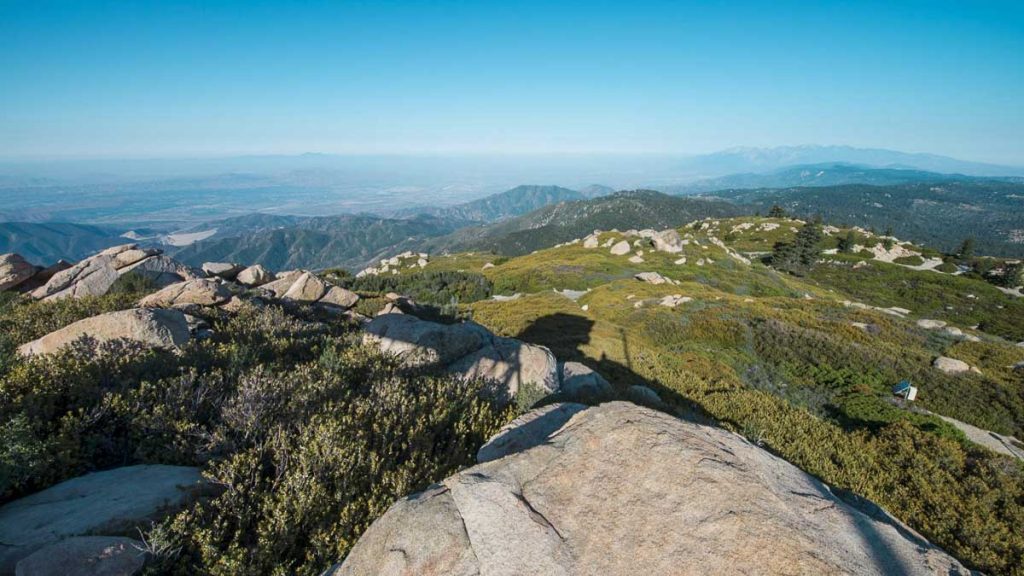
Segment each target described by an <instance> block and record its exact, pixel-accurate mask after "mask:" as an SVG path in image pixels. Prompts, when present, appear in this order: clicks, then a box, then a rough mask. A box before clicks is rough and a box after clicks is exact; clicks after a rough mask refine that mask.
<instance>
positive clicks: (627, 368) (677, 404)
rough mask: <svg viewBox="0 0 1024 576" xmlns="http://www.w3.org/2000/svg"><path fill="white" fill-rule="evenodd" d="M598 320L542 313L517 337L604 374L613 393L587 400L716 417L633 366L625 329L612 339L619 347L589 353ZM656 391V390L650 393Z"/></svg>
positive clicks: (699, 419) (552, 399)
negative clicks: (594, 354) (588, 348)
mask: <svg viewBox="0 0 1024 576" xmlns="http://www.w3.org/2000/svg"><path fill="white" fill-rule="evenodd" d="M594 326H595V322H594V321H593V320H591V319H590V318H587V317H586V316H578V315H575V314H566V313H564V312H559V313H555V314H548V315H546V316H541V317H539V318H537V319H535V320H533V321H532V322H530V323H529V325H527V326H526V328H524V329H523V330H521V331H520V332H519V333H518V334H516V336H515V337H516V338H518V339H520V340H523V341H524V342H529V343H530V344H539V345H541V346H546V347H548V348H549V349H551V352H552V353H553V354H554V355H555V357H556V358H557V359H558V361H559V365H560V366H561V364H562V363H564V362H579V363H580V364H583V365H585V366H587V367H588V368H590V369H591V370H594V371H595V372H597V373H598V374H600V375H601V376H603V377H604V378H605V379H606V380H608V382H609V383H611V385H612V393H611V394H610V395H607V396H603V397H596V398H585V399H583V400H584V401H586V402H587V403H600V402H602V401H610V400H628V401H631V402H634V403H636V404H641V405H644V406H648V407H651V408H655V409H658V410H662V411H664V412H668V413H671V414H673V415H675V416H680V417H683V418H686V419H689V420H693V421H697V422H702V423H710V422H713V419H712V418H711V417H710V416H709V415H708V414H707V413H706V412H705V411H704V410H703V409H702V408H701V407H700V406H698V405H697V404H695V403H693V402H692V401H690V400H689V399H687V398H685V397H683V396H682V395H680V394H679V393H678V392H676V391H674V390H672V389H671V388H669V387H668V386H665V385H664V384H663V383H661V382H659V381H657V380H655V379H650V378H647V377H644V376H642V375H641V374H639V373H638V372H637V371H636V370H634V366H633V364H632V363H633V360H632V355H631V350H630V339H629V336H628V335H627V334H626V332H625V330H622V329H619V331H618V337H617V338H616V339H614V340H613V342H615V343H616V345H618V346H619V347H620V349H619V350H616V351H614V352H613V351H610V350H600V356H599V357H597V358H594V357H592V356H588V355H587V353H586V352H585V351H584V348H585V347H586V346H587V345H589V344H590V343H591V341H592V337H591V332H592V330H593V329H594ZM609 352H613V353H614V354H615V355H616V356H619V355H620V354H621V357H622V358H623V359H624V360H625V363H622V362H618V361H616V360H613V359H612V358H610V357H609ZM651 392H653V394H651ZM564 400H580V399H579V398H568V397H566V395H565V394H554V395H551V396H549V397H547V398H544V399H543V401H542V402H539V403H538V405H543V404H549V403H551V402H556V401H564Z"/></svg>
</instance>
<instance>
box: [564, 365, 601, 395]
mask: <svg viewBox="0 0 1024 576" xmlns="http://www.w3.org/2000/svg"><path fill="white" fill-rule="evenodd" d="M559 374H560V376H561V386H559V390H560V391H561V392H562V393H563V394H565V395H566V396H568V397H570V398H593V397H599V396H603V395H606V394H610V393H611V391H612V385H611V384H609V383H608V381H607V380H605V379H604V376H601V375H600V374H598V373H597V372H594V371H593V370H591V369H590V368H589V367H587V366H586V365H584V364H580V363H579V362H565V363H563V364H562V367H561V369H560V370H559Z"/></svg>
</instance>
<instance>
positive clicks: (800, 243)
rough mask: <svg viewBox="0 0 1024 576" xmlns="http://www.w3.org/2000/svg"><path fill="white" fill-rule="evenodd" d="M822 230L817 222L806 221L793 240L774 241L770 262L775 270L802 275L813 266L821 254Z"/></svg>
mask: <svg viewBox="0 0 1024 576" xmlns="http://www.w3.org/2000/svg"><path fill="white" fill-rule="evenodd" d="M821 240H822V232H821V226H820V225H819V224H816V223H813V222H808V223H807V224H804V227H803V228H801V229H800V231H799V232H797V234H796V239H795V240H794V241H793V242H776V243H775V245H774V246H773V247H772V257H771V264H772V266H773V267H775V269H776V270H785V271H786V272H789V273H791V274H796V275H802V274H803V273H805V272H806V271H807V269H809V268H810V267H812V266H814V264H815V262H817V261H818V256H819V255H820V254H821Z"/></svg>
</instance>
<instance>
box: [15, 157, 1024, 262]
mask: <svg viewBox="0 0 1024 576" xmlns="http://www.w3.org/2000/svg"><path fill="white" fill-rule="evenodd" d="M799 150H800V151H801V152H804V153H807V154H809V153H810V152H808V150H806V149H803V148H801V149H799ZM876 152H877V151H876ZM723 154H724V153H723ZM736 154H738V155H739V156H743V155H744V154H746V155H748V156H750V155H752V157H753V158H756V159H762V160H763V163H764V164H768V163H770V162H774V161H778V159H777V158H791V157H794V155H792V154H784V153H782V152H776V153H773V154H768V155H767V156H766V157H762V156H760V155H758V154H753V153H752V152H746V153H744V154H740V153H736ZM773 159H775V160H773ZM662 191H664V192H670V193H671V194H674V195H703V196H709V197H714V200H708V199H695V198H689V199H687V198H673V197H672V196H671V195H665V194H658V193H655V192H651V191H645V192H631V193H615V194H612V189H611V188H610V187H608V186H603V185H590V186H587V187H585V188H583V189H581V190H573V189H570V188H565V187H561V186H554V185H545V186H539V185H522V186H517V187H515V188H512V189H510V190H507V191H504V192H501V193H498V194H494V195H491V196H487V197H484V198H480V199H475V200H471V201H468V202H464V203H461V204H455V205H451V206H437V207H425V208H413V209H408V208H407V209H398V210H391V211H389V212H386V213H384V214H360V215H353V214H343V215H337V216H322V217H310V216H292V215H281V214H266V213H254V214H248V215H244V216H237V217H231V218H221V219H217V220H211V221H210V222H206V223H200V224H190V225H189V226H187V227H183V228H180V229H177V230H175V231H174V232H170V233H169V232H168V229H167V227H166V225H162V226H161V227H157V228H152V227H150V228H137V229H132V230H122V229H117V228H114V227H112V226H83V225H76V224H47V223H5V224H0V250H2V251H4V252H7V251H13V252H19V253H22V254H24V255H25V256H26V257H28V258H30V259H34V260H36V261H37V262H39V263H41V264H45V263H48V262H51V261H53V260H56V259H57V258H65V259H78V258H81V257H82V256H84V255H87V254H91V253H93V252H95V251H96V250H98V249H101V248H104V247H106V246H110V245H114V244H118V243H122V242H126V241H129V239H130V240H135V241H139V242H141V243H143V244H148V245H155V246H162V247H164V248H166V249H167V250H168V251H169V252H172V253H175V252H176V253H177V256H178V257H179V258H180V259H182V260H184V261H186V262H189V263H191V264H201V263H202V262H203V261H212V260H234V261H241V262H258V263H262V264H264V265H267V266H270V267H272V268H274V269H285V268H293V267H307V268H317V267H328V266H344V267H348V268H353V269H354V268H361V267H363V266H365V265H366V264H368V263H371V262H373V261H374V260H376V259H378V258H382V257H385V256H389V255H391V254H394V253H395V252H398V251H402V250H404V249H405V248H404V247H406V246H427V247H430V249H431V250H433V251H441V250H474V249H476V250H493V251H495V252H498V253H502V254H521V253H523V252H528V251H530V250H533V249H536V248H537V247H542V246H548V245H551V244H554V243H558V242H564V241H567V240H571V239H573V238H577V237H580V236H582V235H585V234H587V233H589V232H590V231H591V230H593V229H595V228H601V229H608V228H615V227H620V226H637V225H639V226H650V227H666V226H670V225H678V224H679V223H681V222H683V221H686V220H692V219H695V218H703V217H705V216H712V217H719V216H728V215H739V214H750V213H754V212H757V211H762V212H766V211H767V210H768V208H769V207H770V206H771V204H772V203H779V204H781V205H784V206H785V207H786V208H787V209H789V210H790V211H792V212H793V213H796V214H800V215H813V214H817V213H820V214H823V215H826V216H827V217H828V219H829V220H832V221H837V222H844V223H850V224H859V225H862V226H875V227H876V228H879V229H880V230H884V229H885V228H888V227H890V226H891V227H893V229H894V230H895V231H896V232H898V233H899V234H900V235H901V236H902V237H906V238H909V239H912V240H918V241H923V242H927V243H930V244H933V245H938V246H942V247H944V248H952V247H953V244H954V243H956V242H958V241H959V240H960V239H961V238H962V237H963V236H966V235H968V234H970V235H974V236H975V237H976V238H977V239H978V250H979V252H981V253H991V254H993V255H1002V256H1021V255H1024V243H1022V242H1024V222H1021V218H1022V214H1024V209H1022V199H1024V178H1020V177H999V178H994V177H991V178H990V177H980V176H970V175H964V174H946V173H937V172H930V171H925V170H917V169H908V168H870V167H866V166H863V165H853V164H846V163H835V162H832V163H819V164H801V165H795V166H787V167H784V168H780V169H775V170H770V171H767V172H763V173H753V172H746V173H737V174H731V175H728V176H722V177H716V178H706V179H703V180H698V181H696V182H693V183H690V184H685V185H666V186H664V187H662ZM232 193H235V192H232ZM239 194H240V193H239ZM136 205H139V203H136ZM135 210H138V208H135Z"/></svg>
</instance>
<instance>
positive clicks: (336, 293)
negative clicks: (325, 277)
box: [319, 286, 359, 309]
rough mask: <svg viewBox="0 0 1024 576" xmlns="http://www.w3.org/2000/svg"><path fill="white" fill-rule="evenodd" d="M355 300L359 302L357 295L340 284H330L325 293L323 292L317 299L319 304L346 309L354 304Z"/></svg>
mask: <svg viewBox="0 0 1024 576" xmlns="http://www.w3.org/2000/svg"><path fill="white" fill-rule="evenodd" d="M356 302H359V295H358V294H356V293H355V292H352V291H351V290H346V289H344V288H342V287H341V286H331V288H330V289H329V290H328V291H327V294H324V297H323V298H321V299H320V300H319V303H320V304H326V305H329V306H337V307H339V308H346V309H347V308H351V307H353V306H355V305H356Z"/></svg>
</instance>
